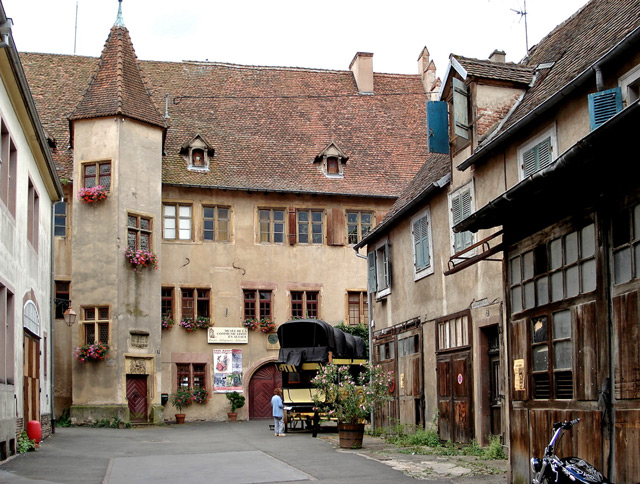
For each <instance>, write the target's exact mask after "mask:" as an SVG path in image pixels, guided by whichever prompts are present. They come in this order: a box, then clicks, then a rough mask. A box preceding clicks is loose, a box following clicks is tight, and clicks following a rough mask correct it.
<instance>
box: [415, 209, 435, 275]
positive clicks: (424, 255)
mask: <svg viewBox="0 0 640 484" xmlns="http://www.w3.org/2000/svg"><path fill="white" fill-rule="evenodd" d="M411 235H412V237H413V265H414V275H416V276H418V275H419V276H423V275H427V274H431V273H433V268H432V264H431V220H430V215H429V212H428V211H424V212H422V213H420V214H419V215H418V216H417V217H414V218H413V220H412V221H411Z"/></svg>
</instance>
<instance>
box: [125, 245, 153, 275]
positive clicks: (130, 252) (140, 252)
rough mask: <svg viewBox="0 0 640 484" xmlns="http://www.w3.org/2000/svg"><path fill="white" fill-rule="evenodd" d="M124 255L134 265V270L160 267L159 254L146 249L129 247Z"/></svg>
mask: <svg viewBox="0 0 640 484" xmlns="http://www.w3.org/2000/svg"><path fill="white" fill-rule="evenodd" d="M124 256H125V257H126V258H127V260H128V261H129V264H131V266H132V267H133V270H134V271H140V270H142V269H144V268H145V267H152V268H153V269H156V270H157V269H158V256H157V255H155V254H154V253H153V252H150V251H148V250H146V249H132V248H131V247H128V248H127V249H125V251H124Z"/></svg>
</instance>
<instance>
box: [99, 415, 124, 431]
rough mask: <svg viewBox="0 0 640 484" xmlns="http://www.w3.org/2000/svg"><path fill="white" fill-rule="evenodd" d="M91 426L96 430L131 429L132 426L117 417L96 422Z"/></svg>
mask: <svg viewBox="0 0 640 484" xmlns="http://www.w3.org/2000/svg"><path fill="white" fill-rule="evenodd" d="M91 426H92V427H96V428H107V429H122V428H126V429H128V428H131V424H130V423H129V422H124V421H122V420H120V418H119V417H116V416H114V417H111V418H110V419H109V418H103V419H100V420H98V421H97V422H94V423H93V424H92V425H91Z"/></svg>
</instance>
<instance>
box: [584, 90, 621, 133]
mask: <svg viewBox="0 0 640 484" xmlns="http://www.w3.org/2000/svg"><path fill="white" fill-rule="evenodd" d="M588 101H589V124H590V126H591V130H592V131H593V130H594V129H596V128H597V127H598V126H600V125H601V124H604V123H606V122H607V121H608V120H609V119H611V118H612V117H614V116H615V115H616V114H618V113H619V112H620V111H622V91H621V89H620V88H619V87H616V88H614V89H607V90H606V91H600V92H594V93H593V94H589V96H588Z"/></svg>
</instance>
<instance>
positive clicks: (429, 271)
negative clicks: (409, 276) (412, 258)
mask: <svg viewBox="0 0 640 484" xmlns="http://www.w3.org/2000/svg"><path fill="white" fill-rule="evenodd" d="M431 274H433V266H428V267H425V268H424V269H421V270H420V271H418V272H416V271H415V270H414V272H413V282H417V281H419V280H420V279H424V278H425V277H427V276H430V275H431Z"/></svg>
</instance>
